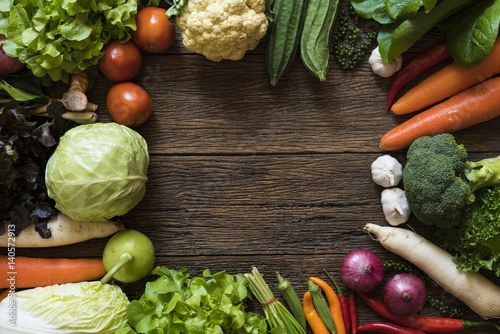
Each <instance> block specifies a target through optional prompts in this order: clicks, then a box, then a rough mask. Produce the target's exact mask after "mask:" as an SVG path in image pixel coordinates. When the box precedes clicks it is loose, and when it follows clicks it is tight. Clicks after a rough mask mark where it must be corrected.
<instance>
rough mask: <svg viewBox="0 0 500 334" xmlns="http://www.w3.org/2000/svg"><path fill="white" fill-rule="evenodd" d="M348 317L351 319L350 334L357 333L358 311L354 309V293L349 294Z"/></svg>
mask: <svg viewBox="0 0 500 334" xmlns="http://www.w3.org/2000/svg"><path fill="white" fill-rule="evenodd" d="M349 316H350V318H351V328H352V334H357V333H358V310H357V309H356V297H355V294H354V291H352V290H351V293H350V294H349Z"/></svg>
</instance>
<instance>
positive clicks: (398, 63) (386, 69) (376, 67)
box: [368, 46, 403, 78]
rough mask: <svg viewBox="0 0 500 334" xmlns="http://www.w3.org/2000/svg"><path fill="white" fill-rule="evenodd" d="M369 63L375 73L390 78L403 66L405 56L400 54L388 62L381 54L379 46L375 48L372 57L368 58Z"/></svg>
mask: <svg viewBox="0 0 500 334" xmlns="http://www.w3.org/2000/svg"><path fill="white" fill-rule="evenodd" d="M368 63H369V64H370V67H371V68H372V71H373V73H375V74H378V75H380V76H381V77H382V78H388V77H390V76H392V75H393V74H394V73H396V72H397V71H399V70H400V69H401V67H402V66H403V56H401V55H399V56H397V57H396V58H394V59H393V60H391V61H389V62H388V63H386V62H385V61H384V60H383V59H382V57H381V56H380V51H379V49H378V46H377V47H376V48H375V49H373V51H372V53H371V55H370V58H368Z"/></svg>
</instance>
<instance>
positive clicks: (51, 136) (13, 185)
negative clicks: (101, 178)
mask: <svg viewBox="0 0 500 334" xmlns="http://www.w3.org/2000/svg"><path fill="white" fill-rule="evenodd" d="M47 111H48V113H49V115H51V117H50V118H47V117H43V118H42V117H34V116H31V114H30V111H29V107H22V106H20V105H19V103H18V102H15V101H10V102H8V103H6V104H5V105H4V107H3V108H2V109H0V220H2V221H3V220H9V221H11V224H13V225H15V233H16V235H17V234H19V233H20V232H21V231H22V230H23V229H24V228H26V227H27V226H29V225H30V224H32V223H34V224H35V225H36V228H37V230H38V232H39V233H40V234H41V236H42V237H45V238H49V237H50V236H51V234H50V230H48V229H47V228H46V224H47V222H48V221H49V220H50V218H51V217H52V216H53V215H55V214H56V213H57V211H56V210H55V209H54V202H53V201H52V200H51V199H50V198H49V197H48V196H47V189H46V187H45V177H44V174H45V165H46V163H47V161H48V159H49V158H50V156H51V154H52V152H53V151H54V150H55V148H56V144H57V142H58V140H59V137H60V136H61V135H62V134H63V133H64V132H65V131H66V130H67V129H69V128H71V127H72V126H74V125H73V124H74V123H72V122H68V121H65V120H64V119H62V117H61V115H62V113H64V112H66V110H65V109H64V107H63V106H62V104H61V103H55V104H51V105H50V106H49V107H48V110H47ZM0 228H2V230H0V234H3V233H4V232H5V231H4V230H3V225H0Z"/></svg>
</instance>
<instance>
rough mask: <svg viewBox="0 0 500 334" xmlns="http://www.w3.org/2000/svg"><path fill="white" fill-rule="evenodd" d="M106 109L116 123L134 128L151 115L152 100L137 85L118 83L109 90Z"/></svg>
mask: <svg viewBox="0 0 500 334" xmlns="http://www.w3.org/2000/svg"><path fill="white" fill-rule="evenodd" d="M106 107H107V108H108V112H109V114H110V115H111V118H113V120H114V121H115V122H116V123H118V124H122V125H126V126H128V127H131V128H134V127H138V126H139V125H142V124H144V123H145V122H146V121H147V120H148V119H149V117H150V116H151V114H152V113H153V100H152V99H151V96H150V95H149V94H148V92H146V91H145V90H144V88H142V87H140V86H139V85H136V84H135V83H132V82H120V83H117V84H116V85H114V86H113V87H111V89H110V90H109V92H108V95H107V96H106Z"/></svg>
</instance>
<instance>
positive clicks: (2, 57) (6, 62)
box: [0, 34, 25, 75]
mask: <svg viewBox="0 0 500 334" xmlns="http://www.w3.org/2000/svg"><path fill="white" fill-rule="evenodd" d="M4 41H5V36H4V35H2V34H0V75H5V74H15V73H17V72H21V71H22V70H23V69H24V68H25V65H24V64H23V63H22V62H21V61H20V60H19V59H17V58H15V57H10V56H7V55H6V54H5V52H4V51H3V43H4Z"/></svg>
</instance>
